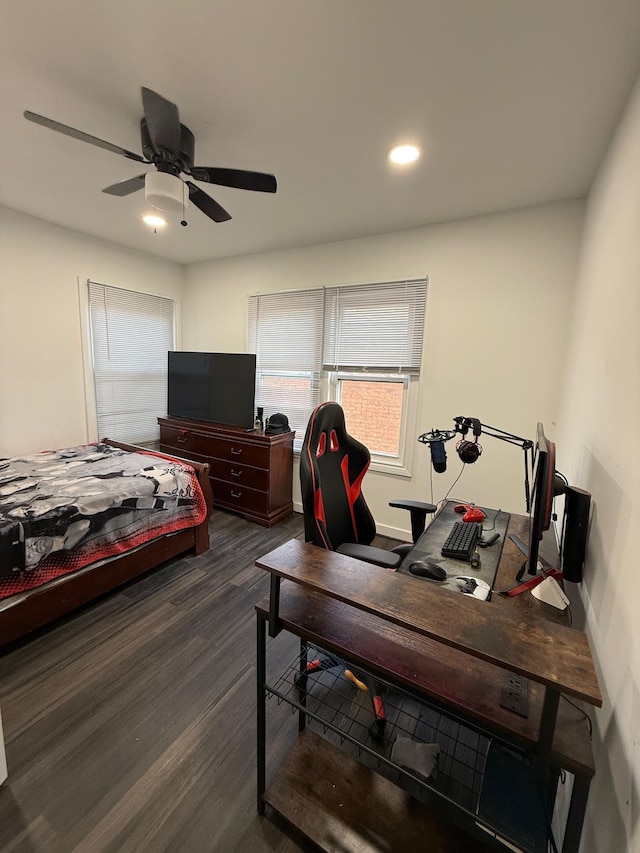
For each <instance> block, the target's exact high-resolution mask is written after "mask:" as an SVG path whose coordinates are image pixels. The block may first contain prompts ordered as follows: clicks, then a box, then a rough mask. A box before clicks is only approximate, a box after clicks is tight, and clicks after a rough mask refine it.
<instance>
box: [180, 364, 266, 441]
mask: <svg viewBox="0 0 640 853" xmlns="http://www.w3.org/2000/svg"><path fill="white" fill-rule="evenodd" d="M255 393H256V357H255V355H252V354H249V353H226V352H170V353H169V375H168V401H167V412H168V415H169V416H170V417H176V418H191V419H193V420H200V421H212V422H214V423H219V424H228V425H230V426H240V427H245V428H246V429H248V428H250V427H253V422H254V418H255Z"/></svg>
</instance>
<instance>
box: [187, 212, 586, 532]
mask: <svg viewBox="0 0 640 853" xmlns="http://www.w3.org/2000/svg"><path fill="white" fill-rule="evenodd" d="M582 217H583V205H582V204H581V203H579V202H568V203H562V204H553V205H544V206H540V207H535V208H530V209H527V210H522V211H518V212H512V213H505V214H501V215H495V216H483V217H478V218H475V219H469V220H465V221H461V222H454V223H449V224H443V225H437V226H431V227H424V228H417V229H412V230H410V231H403V232H398V233H394V234H387V235H384V236H379V237H372V238H368V239H361V240H351V241H346V242H341V243H333V244H330V245H322V246H315V247H310V248H306V249H299V250H290V251H282V252H274V253H267V254H261V255H253V256H249V257H246V256H245V257H240V258H231V259H227V260H223V261H215V262H209V263H201V264H194V265H191V266H189V267H188V268H187V271H186V282H187V285H186V288H185V297H184V302H183V325H182V329H183V345H184V348H185V349H195V350H198V349H202V350H207V349H209V350H220V351H224V350H229V351H243V350H244V349H245V347H246V315H247V295H248V294H251V293H256V292H268V291H276V290H287V289H295V288H300V287H320V286H322V285H330V284H337V283H345V284H348V283H356V282H364V281H368V282H375V281H385V280H396V279H398V278H401V277H404V276H420V275H425V274H426V275H428V277H429V296H428V306H427V324H426V333H425V348H424V357H423V372H422V377H421V399H420V405H419V417H418V421H417V423H416V424H415V425H414V428H413V430H412V441H413V443H414V445H415V446H414V459H413V476H412V478H411V480H406V479H399V478H396V477H392V476H390V475H384V474H379V473H376V472H373V471H370V472H369V473H368V474H367V478H366V480H365V488H364V491H365V495H366V497H367V502H368V503H369V504H370V505H371V508H372V510H373V512H374V515H375V517H376V521H377V523H378V529H379V531H380V532H385V533H388V534H390V535H394V536H399V537H406V536H407V535H408V533H409V518H408V515H407V514H406V513H403V512H402V511H400V510H394V509H390V508H389V507H388V506H387V502H388V500H389V498H392V497H406V498H413V499H422V500H430V499H431V485H430V476H431V472H432V468H431V464H430V455H429V451H428V449H427V448H426V447H425V446H424V445H419V444H418V443H417V441H416V440H415V439H417V436H418V435H420V434H421V433H423V432H425V431H427V430H429V429H431V428H433V427H439V428H441V429H451V428H452V427H453V418H454V417H456V416H457V415H464V416H468V417H477V418H479V419H480V420H481V421H483V422H484V423H486V424H489V425H491V426H494V427H497V428H499V429H502V430H506V431H508V432H511V433H515V434H516V435H519V436H523V437H527V438H529V437H530V438H534V437H535V428H536V423H537V421H542V422H543V423H544V424H545V428H546V430H547V433H548V434H549V436H550V437H551V438H553V437H554V432H555V421H556V415H557V409H558V403H559V378H558V372H559V370H560V367H561V365H562V362H563V359H564V354H565V330H566V327H567V325H568V324H569V320H570V315H571V305H572V298H573V287H574V283H575V275H576V264H577V257H578V248H579V242H580V233H581V227H582ZM483 444H484V453H483V455H482V457H481V458H480V460H479V461H478V462H477V463H475V465H473V466H468V467H467V469H466V471H465V473H464V475H463V478H462V479H461V481H460V482H459V483H458V485H457V486H456V487H455V489H454V492H453V493H452V494H453V495H454V496H456V497H459V498H465V499H467V500H474V501H475V502H477V503H481V504H482V503H484V504H485V505H488V506H494V507H502V508H503V509H506V510H510V511H514V512H524V508H525V507H524V461H523V452H522V451H521V450H520V449H519V448H518V447H513V446H511V445H507V444H505V443H503V442H500V441H498V440H497V439H492V438H486V440H485V441H484V442H483ZM447 450H448V456H449V460H448V468H447V472H446V473H445V474H436V475H434V476H433V486H434V498H435V500H436V501H437V500H439V499H441V498H442V497H444V494H445V492H446V491H447V489H448V488H449V486H450V485H451V484H452V483H453V480H454V479H455V477H456V476H457V475H458V473H459V471H460V468H461V463H460V462H459V460H458V458H457V455H456V453H455V442H454V441H452V442H450V443H449V444H448V445H447ZM562 462H563V460H562V456H561V457H560V459H559V467H560V469H561V470H562ZM299 494H300V491H299V485H298V474H297V469H296V472H295V476H294V500H295V501H296V502H297V503H298V504H299Z"/></svg>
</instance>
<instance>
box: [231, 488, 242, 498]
mask: <svg viewBox="0 0 640 853" xmlns="http://www.w3.org/2000/svg"><path fill="white" fill-rule="evenodd" d="M231 497H232V498H241V497H242V492H234V491H233V490H232V491H231Z"/></svg>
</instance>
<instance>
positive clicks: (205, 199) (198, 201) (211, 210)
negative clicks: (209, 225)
mask: <svg viewBox="0 0 640 853" xmlns="http://www.w3.org/2000/svg"><path fill="white" fill-rule="evenodd" d="M185 183H186V185H187V186H188V187H189V198H190V199H191V201H192V202H193V203H194V204H195V206H196V207H197V208H199V209H200V210H201V211H202V212H203V213H204V214H206V215H207V216H208V217H209V219H213V221H214V222H228V220H229V219H231V214H230V213H227V211H226V210H225V209H224V207H222V205H220V204H218V202H217V201H214V199H212V198H211V196H209V195H207V194H206V193H205V192H203V191H202V190H201V189H200V187H197V186H196V185H195V184H192V183H191V181H185Z"/></svg>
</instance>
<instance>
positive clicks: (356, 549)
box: [336, 542, 402, 569]
mask: <svg viewBox="0 0 640 853" xmlns="http://www.w3.org/2000/svg"><path fill="white" fill-rule="evenodd" d="M336 551H337V552H338V553H339V554H346V555H347V557H353V558H354V559H356V560H362V561H363V562H365V563H372V564H373V565H374V566H381V567H382V568H383V569H397V568H398V566H399V565H400V563H401V562H402V557H401V555H400V554H396V553H394V552H393V551H386V550H385V549H384V548H375V547H374V546H373V545H358V544H356V543H354V542H344V543H343V544H342V545H340V547H339V548H336Z"/></svg>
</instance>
